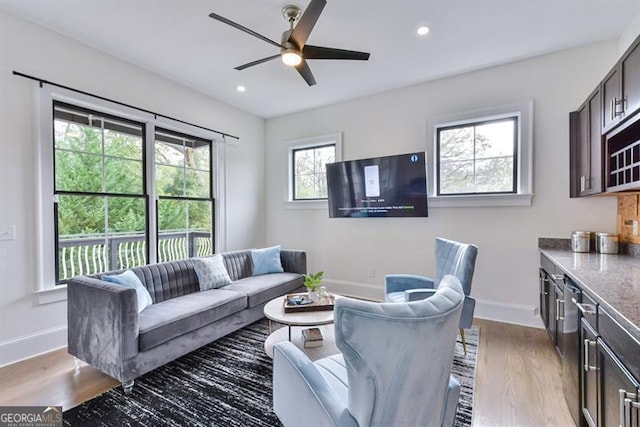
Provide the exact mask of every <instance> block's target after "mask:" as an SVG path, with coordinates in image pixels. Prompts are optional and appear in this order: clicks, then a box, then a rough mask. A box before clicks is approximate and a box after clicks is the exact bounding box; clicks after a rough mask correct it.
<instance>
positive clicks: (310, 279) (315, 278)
mask: <svg viewBox="0 0 640 427" xmlns="http://www.w3.org/2000/svg"><path fill="white" fill-rule="evenodd" d="M323 275H324V271H318V272H317V273H315V274H313V273H309V274H305V275H304V286H305V288H307V291H308V292H309V299H310V300H311V301H316V300H317V299H318V288H319V287H320V282H322V276H323Z"/></svg>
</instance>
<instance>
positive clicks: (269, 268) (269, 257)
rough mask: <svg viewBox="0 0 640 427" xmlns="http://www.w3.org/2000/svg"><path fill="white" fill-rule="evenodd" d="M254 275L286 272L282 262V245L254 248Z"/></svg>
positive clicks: (252, 254) (252, 257)
mask: <svg viewBox="0 0 640 427" xmlns="http://www.w3.org/2000/svg"><path fill="white" fill-rule="evenodd" d="M251 260H252V261H253V275H254V276H258V275H260V274H270V273H284V269H283V268H282V263H281V262H280V245H278V246H272V247H270V248H264V249H252V250H251Z"/></svg>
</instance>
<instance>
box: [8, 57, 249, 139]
mask: <svg viewBox="0 0 640 427" xmlns="http://www.w3.org/2000/svg"><path fill="white" fill-rule="evenodd" d="M13 75H14V76H19V77H24V78H27V79H30V80H35V81H37V82H38V83H40V87H42V84H43V83H46V84H48V85H52V86H56V87H59V88H62V89H67V90H70V91H73V92H76V93H80V94H82V95H88V96H92V97H94V98H98V99H101V100H103V101H109V102H113V103H114V104H118V105H122V106H123V107H128V108H133V109H134V110H138V111H142V112H144V113H148V114H152V115H153V116H155V117H156V118H158V117H162V118H165V119H169V120H174V121H176V122H179V123H182V124H185V125H189V126H195V127H197V128H199V129H204V130H208V131H210V132H215V133H219V134H220V135H222V136H228V137H229V138H234V139H238V140H239V139H240V138H239V137H237V136H235V135H231V134H228V133H225V132H220V131H219V130H215V129H210V128H208V127H204V126H200V125H196V124H193V123H189V122H187V121H184V120H180V119H176V118H173V117H170V116H166V115H164V114H160V113H156V112H154V111H149V110H145V109H144V108H140V107H136V106H133V105H130V104H125V103H124V102H120V101H116V100H113V99H109V98H105V97H104V96H100V95H95V94H93V93H89V92H85V91H83V90H79V89H74V88H72V87H69V86H65V85H61V84H59V83H54V82H50V81H48V80H45V79H41V78H39V77H34V76H30V75H28V74H24V73H21V72H19V71H15V70H14V71H13Z"/></svg>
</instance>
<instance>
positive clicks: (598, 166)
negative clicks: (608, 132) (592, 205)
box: [583, 90, 604, 194]
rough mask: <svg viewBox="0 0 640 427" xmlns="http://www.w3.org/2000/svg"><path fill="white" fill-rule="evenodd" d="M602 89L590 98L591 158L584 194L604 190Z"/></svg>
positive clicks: (588, 143)
mask: <svg viewBox="0 0 640 427" xmlns="http://www.w3.org/2000/svg"><path fill="white" fill-rule="evenodd" d="M600 107H601V101H600V91H599V90H596V91H595V92H594V93H593V94H591V97H590V98H589V140H588V142H587V146H588V153H589V160H588V164H587V182H586V187H587V188H586V189H585V191H583V194H597V193H602V191H604V186H603V185H602V183H603V179H602V177H603V175H602V168H603V164H602V152H603V143H602V127H601V125H600V114H601V111H602V110H601V108H600Z"/></svg>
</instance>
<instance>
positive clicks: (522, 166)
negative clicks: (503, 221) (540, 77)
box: [428, 102, 533, 207]
mask: <svg viewBox="0 0 640 427" xmlns="http://www.w3.org/2000/svg"><path fill="white" fill-rule="evenodd" d="M428 128H429V129H431V132H430V135H431V136H432V137H433V145H432V147H433V152H432V153H431V154H432V158H433V159H434V160H433V165H434V167H433V175H432V176H433V184H432V185H430V187H429V196H430V200H429V204H430V206H431V207H448V206H529V205H531V198H532V197H533V194H532V182H533V177H532V170H533V165H532V160H533V156H532V153H533V147H532V129H533V103H532V102H526V103H520V104H512V105H506V106H503V107H497V108H490V109H484V110H481V111H472V112H467V113H459V114H451V115H447V116H442V117H437V118H434V119H431V120H429V123H428Z"/></svg>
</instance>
